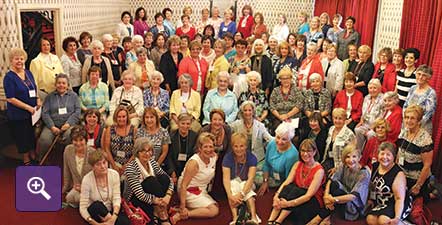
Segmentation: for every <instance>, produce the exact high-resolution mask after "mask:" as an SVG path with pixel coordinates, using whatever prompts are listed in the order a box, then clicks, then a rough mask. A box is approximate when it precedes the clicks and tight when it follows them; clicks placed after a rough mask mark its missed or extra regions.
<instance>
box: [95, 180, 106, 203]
mask: <svg viewBox="0 0 442 225" xmlns="http://www.w3.org/2000/svg"><path fill="white" fill-rule="evenodd" d="M94 178H95V183H96V184H97V186H96V187H97V192H98V194H99V195H100V199H101V201H102V202H107V201H108V200H109V187H107V193H106V198H103V196H102V195H101V192H100V190H99V189H98V183H97V177H96V176H95V173H94ZM108 185H109V182H108V180H107V174H106V178H105V186H108Z"/></svg>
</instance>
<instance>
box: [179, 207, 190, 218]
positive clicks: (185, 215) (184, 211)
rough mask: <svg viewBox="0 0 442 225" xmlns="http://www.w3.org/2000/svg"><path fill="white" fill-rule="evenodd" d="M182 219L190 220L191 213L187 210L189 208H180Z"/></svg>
mask: <svg viewBox="0 0 442 225" xmlns="http://www.w3.org/2000/svg"><path fill="white" fill-rule="evenodd" d="M179 213H180V218H181V219H183V220H185V219H188V218H189V211H188V210H187V208H180V212H179Z"/></svg>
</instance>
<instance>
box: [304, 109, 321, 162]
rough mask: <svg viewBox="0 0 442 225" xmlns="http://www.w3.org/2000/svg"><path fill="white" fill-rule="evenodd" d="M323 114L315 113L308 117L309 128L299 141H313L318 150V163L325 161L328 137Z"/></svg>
mask: <svg viewBox="0 0 442 225" xmlns="http://www.w3.org/2000/svg"><path fill="white" fill-rule="evenodd" d="M323 120H324V119H323V118H322V116H321V113H319V112H313V113H312V114H311V115H310V116H309V117H308V128H307V129H306V130H305V131H304V132H302V133H301V136H300V138H299V140H305V139H307V138H308V139H312V140H313V141H315V144H316V147H317V148H318V156H319V157H318V161H319V162H321V161H322V160H323V159H324V152H325V142H326V140H327V135H328V127H327V126H326V125H325V124H324V123H323Z"/></svg>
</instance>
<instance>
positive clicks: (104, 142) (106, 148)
mask: <svg viewBox="0 0 442 225" xmlns="http://www.w3.org/2000/svg"><path fill="white" fill-rule="evenodd" d="M104 129H105V130H104V137H103V138H102V140H101V142H102V144H101V146H102V148H103V150H104V152H105V157H106V159H107V161H108V162H109V163H110V165H111V167H112V169H114V170H117V171H119V170H118V168H117V164H116V163H115V160H114V158H113V157H112V152H111V149H110V146H111V137H110V135H111V134H110V130H111V128H110V127H107V128H104Z"/></svg>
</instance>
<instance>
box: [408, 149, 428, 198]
mask: <svg viewBox="0 0 442 225" xmlns="http://www.w3.org/2000/svg"><path fill="white" fill-rule="evenodd" d="M421 157H422V162H423V164H424V167H423V168H422V170H421V174H420V176H419V178H418V179H417V181H416V184H415V185H414V186H413V187H412V188H411V192H412V193H413V195H417V194H419V192H420V190H421V188H422V185H424V183H425V181H426V180H427V179H428V177H429V176H430V173H431V164H432V163H433V150H431V151H429V152H423V153H421Z"/></svg>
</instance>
